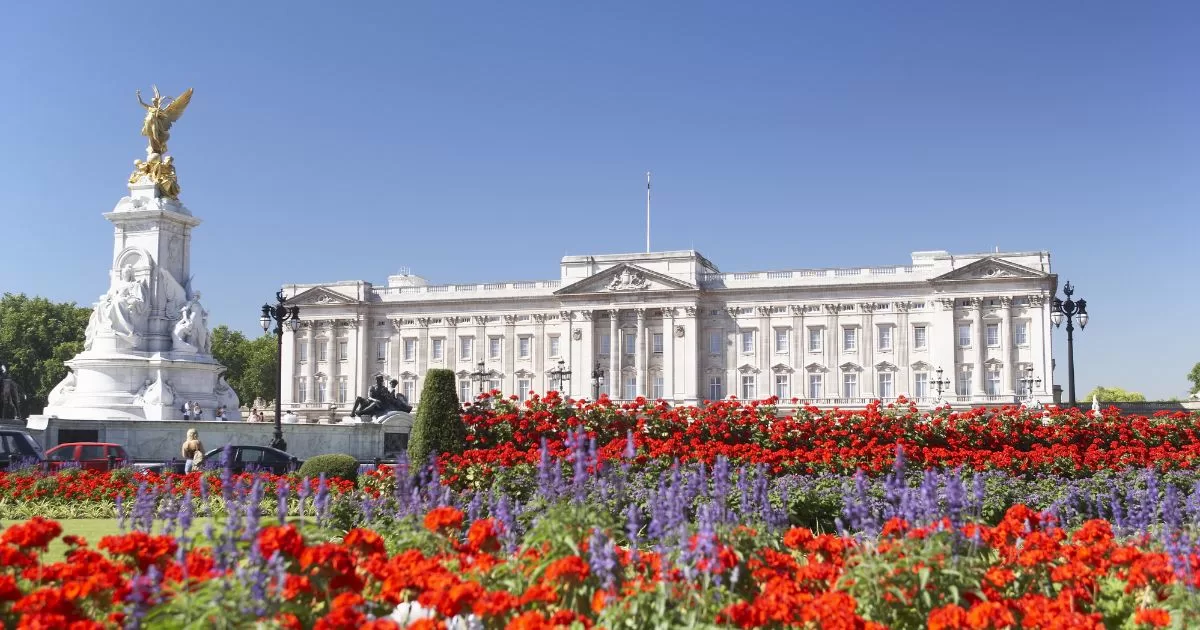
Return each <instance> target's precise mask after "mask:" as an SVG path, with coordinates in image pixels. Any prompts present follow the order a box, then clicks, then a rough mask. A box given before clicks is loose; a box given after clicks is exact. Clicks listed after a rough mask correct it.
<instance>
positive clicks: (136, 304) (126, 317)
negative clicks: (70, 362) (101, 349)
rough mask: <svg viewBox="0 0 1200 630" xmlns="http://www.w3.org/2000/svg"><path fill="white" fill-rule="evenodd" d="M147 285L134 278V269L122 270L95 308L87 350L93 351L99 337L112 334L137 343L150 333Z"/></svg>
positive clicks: (85, 337)
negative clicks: (147, 326)
mask: <svg viewBox="0 0 1200 630" xmlns="http://www.w3.org/2000/svg"><path fill="white" fill-rule="evenodd" d="M148 297H149V294H148V292H147V290H146V285H145V284H144V283H143V282H142V281H140V280H135V279H134V277H133V267H130V266H128V265H126V266H125V267H122V268H121V271H120V275H119V276H118V278H116V279H114V281H113V285H112V288H110V289H109V290H108V293H105V294H104V295H102V296H100V301H99V302H97V303H96V307H95V308H94V309H92V315H91V318H90V319H88V325H87V330H86V331H85V333H84V344H83V345H84V349H91V347H92V342H93V341H95V339H96V336H97V335H101V334H111V335H112V336H114V337H116V338H118V339H120V340H122V341H123V342H125V343H126V344H128V345H130V346H133V345H136V344H137V338H138V337H140V336H141V334H142V333H143V332H144V331H145V330H146V322H147V317H148V314H149V311H148Z"/></svg>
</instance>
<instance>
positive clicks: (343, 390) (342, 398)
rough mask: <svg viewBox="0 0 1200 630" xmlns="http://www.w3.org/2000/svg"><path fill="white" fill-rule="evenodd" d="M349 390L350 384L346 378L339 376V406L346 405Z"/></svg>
mask: <svg viewBox="0 0 1200 630" xmlns="http://www.w3.org/2000/svg"><path fill="white" fill-rule="evenodd" d="M348 388H349V382H348V381H347V380H346V377H345V376H339V377H338V391H337V401H338V404H339V405H344V404H346V394H347V390H348Z"/></svg>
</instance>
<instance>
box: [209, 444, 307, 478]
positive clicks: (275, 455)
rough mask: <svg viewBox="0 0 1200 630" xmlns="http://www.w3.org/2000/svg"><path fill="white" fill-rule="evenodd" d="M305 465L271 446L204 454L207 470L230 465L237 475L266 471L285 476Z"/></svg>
mask: <svg viewBox="0 0 1200 630" xmlns="http://www.w3.org/2000/svg"><path fill="white" fill-rule="evenodd" d="M226 448H228V449H229V455H228V457H229V461H228V462H226V461H225V458H226V454H225V453H226V451H225V449H226ZM303 463H304V462H302V461H300V460H298V459H296V458H295V457H292V456H291V455H289V454H287V453H285V452H284V451H281V450H279V449H275V448H271V447H269V446H238V445H232V446H229V447H224V446H222V447H221V448H214V449H213V450H211V451H209V452H207V453H205V454H204V467H205V468H209V469H220V468H223V467H225V466H226V465H228V466H229V467H230V468H232V469H233V472H235V473H241V472H255V471H264V472H272V473H275V474H276V475H285V474H287V473H289V472H292V471H294V470H299V469H300V465H301V464H303Z"/></svg>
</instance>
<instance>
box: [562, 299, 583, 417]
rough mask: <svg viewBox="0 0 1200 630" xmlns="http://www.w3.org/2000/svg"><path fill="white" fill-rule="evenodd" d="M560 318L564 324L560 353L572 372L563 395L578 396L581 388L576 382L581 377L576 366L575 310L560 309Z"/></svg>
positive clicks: (567, 396) (568, 396) (564, 386)
mask: <svg viewBox="0 0 1200 630" xmlns="http://www.w3.org/2000/svg"><path fill="white" fill-rule="evenodd" d="M558 318H559V321H561V322H563V324H564V326H563V329H562V332H560V333H559V337H558V339H559V341H558V342H559V344H560V345H559V348H558V353H559V355H560V356H561V357H562V358H563V361H565V363H564V365H566V366H567V370H569V371H570V372H571V377H570V379H569V380H568V381H567V382H566V383H564V385H563V389H565V390H566V391H564V392H563V396H564V397H566V398H578V397H579V389H578V387H577V386H576V383H577V382H578V379H579V370H578V369H576V366H575V311H559V313H558ZM562 344H565V345H562ZM564 350H565V352H564Z"/></svg>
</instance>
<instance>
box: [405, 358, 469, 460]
mask: <svg viewBox="0 0 1200 630" xmlns="http://www.w3.org/2000/svg"><path fill="white" fill-rule="evenodd" d="M466 439H467V426H466V425H465V424H463V421H462V405H461V404H460V403H459V401H458V394H457V393H455V388H454V372H453V371H451V370H429V371H428V372H426V373H425V387H424V388H423V389H422V390H421V400H420V402H419V403H418V404H417V417H416V419H415V420H414V421H413V427H412V433H410V434H409V436H408V460H409V462H410V463H411V465H412V466H413V467H424V466H425V465H427V464H428V463H429V461H428V460H429V454H430V453H439V454H440V453H457V452H459V451H461V450H462V449H463V446H464V445H465V444H466Z"/></svg>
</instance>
